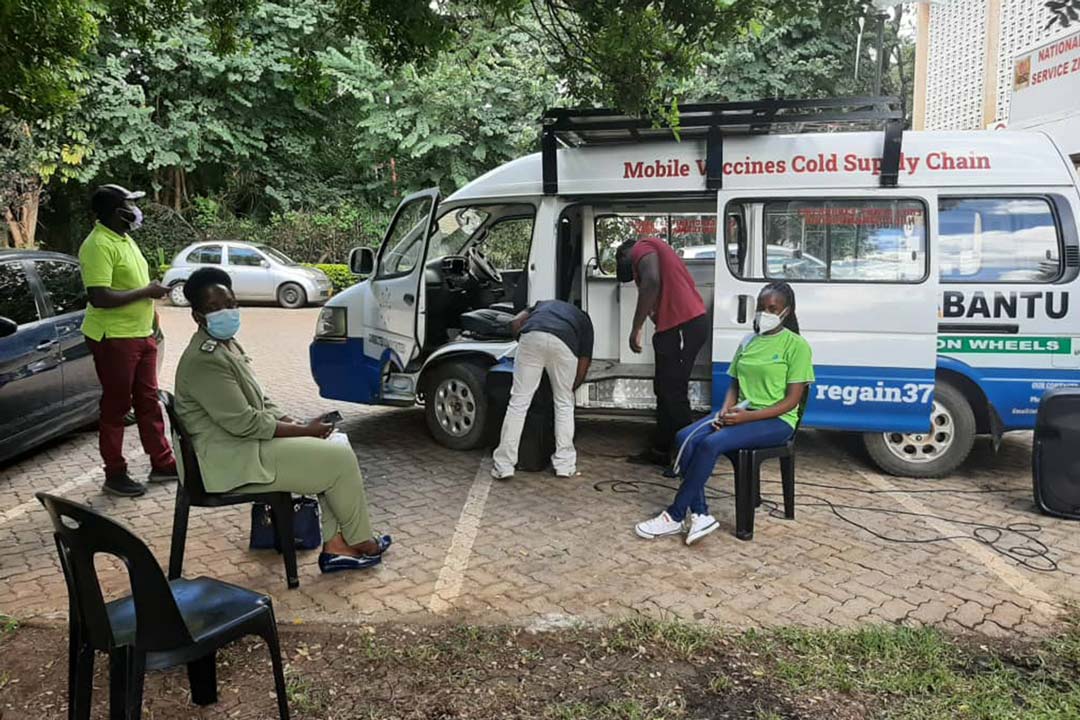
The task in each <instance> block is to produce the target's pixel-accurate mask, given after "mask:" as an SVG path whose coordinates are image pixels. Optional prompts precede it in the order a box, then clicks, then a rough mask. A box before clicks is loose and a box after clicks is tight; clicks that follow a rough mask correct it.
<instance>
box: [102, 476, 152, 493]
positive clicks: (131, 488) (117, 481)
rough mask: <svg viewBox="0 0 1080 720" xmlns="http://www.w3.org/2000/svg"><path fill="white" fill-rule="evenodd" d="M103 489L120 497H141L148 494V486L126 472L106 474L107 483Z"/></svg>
mask: <svg viewBox="0 0 1080 720" xmlns="http://www.w3.org/2000/svg"><path fill="white" fill-rule="evenodd" d="M101 489H102V490H103V491H105V492H107V493H109V494H110V495H118V496H120V497H139V496H140V495H145V494H146V486H145V485H143V484H142V483H140V482H135V481H134V480H132V479H131V476H130V475H128V474H127V473H126V472H125V473H124V474H122V475H113V476H111V477H110V476H106V477H105V484H104V485H103V486H102V488H101Z"/></svg>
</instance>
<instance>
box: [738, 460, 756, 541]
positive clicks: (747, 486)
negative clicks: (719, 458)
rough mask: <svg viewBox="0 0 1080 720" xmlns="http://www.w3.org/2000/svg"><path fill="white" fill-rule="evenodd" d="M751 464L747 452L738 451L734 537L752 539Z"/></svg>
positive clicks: (752, 496) (752, 500)
mask: <svg viewBox="0 0 1080 720" xmlns="http://www.w3.org/2000/svg"><path fill="white" fill-rule="evenodd" d="M752 464H753V463H752V461H751V459H750V454H749V453H748V452H745V451H743V452H740V453H739V463H738V467H737V468H736V470H735V537H737V538H738V539H739V540H752V539H753V538H754V505H753V502H754V494H753V491H754V481H753V478H752V477H751V472H752V467H751V465H752Z"/></svg>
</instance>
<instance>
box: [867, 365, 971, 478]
mask: <svg viewBox="0 0 1080 720" xmlns="http://www.w3.org/2000/svg"><path fill="white" fill-rule="evenodd" d="M974 443H975V413H974V412H973V411H972V409H971V406H970V405H969V404H968V401H967V398H965V397H964V394H963V393H962V392H960V391H959V390H957V389H956V388H954V387H953V386H952V385H947V384H945V383H939V384H938V385H937V386H936V387H935V388H934V408H933V411H932V412H931V414H930V427H929V428H927V431H926V432H922V433H865V434H864V435H863V444H864V445H865V446H866V451H867V452H868V453H869V454H870V458H871V459H872V460H873V461H874V463H875V464H876V465H877V466H878V467H879V468H881V469H882V470H884V471H885V472H887V473H889V474H890V475H899V476H900V477H913V478H939V477H943V476H945V475H948V474H949V473H951V472H952V471H953V470H955V469H956V468H957V467H959V466H960V463H962V462H964V460H966V459H967V456H968V453H970V452H971V447H972V445H974Z"/></svg>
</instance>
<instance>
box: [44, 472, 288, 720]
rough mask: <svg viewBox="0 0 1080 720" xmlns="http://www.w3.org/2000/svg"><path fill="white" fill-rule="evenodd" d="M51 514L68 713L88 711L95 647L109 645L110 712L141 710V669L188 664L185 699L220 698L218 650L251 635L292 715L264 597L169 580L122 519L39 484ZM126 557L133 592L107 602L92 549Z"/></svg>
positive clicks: (284, 713)
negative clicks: (263, 647)
mask: <svg viewBox="0 0 1080 720" xmlns="http://www.w3.org/2000/svg"><path fill="white" fill-rule="evenodd" d="M36 497H37V499H38V500H39V501H41V504H42V505H44V506H45V510H46V511H48V513H49V517H51V518H52V523H53V528H54V531H55V532H54V537H55V538H56V547H57V549H58V550H59V552H60V566H61V568H63V571H64V580H65V581H66V582H67V587H68V616H69V627H70V639H69V651H68V661H69V666H68V718H69V720H89V718H90V701H91V695H92V693H93V683H94V653H95V652H96V651H100V652H103V653H108V655H109V708H110V710H109V717H110V718H112V719H113V720H138V719H139V718H141V717H142V700H143V680H144V678H145V675H146V671H147V670H160V669H164V668H169V667H175V666H177V665H187V671H188V679H189V681H190V682H191V699H192V701H193V702H194V703H195V704H196V705H211V704H213V703H216V702H217V699H218V698H217V662H216V660H217V651H218V650H219V649H221V648H222V647H224V646H225V645H228V644H229V643H231V642H233V641H234V640H237V639H238V638H241V637H244V636H247V635H257V636H259V637H261V638H262V639H263V640H265V641H266V644H267V646H268V647H269V649H270V660H271V662H272V664H273V667H274V686H275V689H276V691H277V702H278V714H279V715H280V717H281V719H282V720H288V718H289V705H288V699H287V698H286V695H285V674H284V671H283V668H282V664H281V650H280V646H279V644H278V634H277V623H276V621H275V620H274V608H273V605H272V604H271V602H270V598H268V597H267V596H265V595H260V594H258V593H255V592H252V591H250V590H245V589H244V588H241V587H236V586H235V585H230V584H228V583H224V582H220V581H218V580H213V579H211V578H206V577H200V578H195V579H194V580H183V579H177V580H170V581H166V580H165V576H164V575H162V573H161V566H159V565H158V564H157V561H156V560H155V559H154V556H153V554H151V552H150V549H149V548H148V547H146V544H145V543H143V542H142V541H141V540H139V538H137V537H136V536H135V535H134V534H132V533H131V531H129V530H128V529H127V528H125V527H123V526H122V525H119V524H118V523H116V522H114V521H112V520H110V519H109V518H107V517H105V516H104V515H101V514H100V513H97V512H94V511H93V510H91V509H90V508H88V507H86V506H85V505H80V504H78V503H74V502H71V501H69V500H64V499H62V498H58V497H55V496H53V495H47V494H45V493H38V494H37V496H36ZM98 553H105V554H108V555H114V556H116V557H117V558H119V559H120V560H121V561H123V563H124V565H126V566H127V570H128V577H129V580H130V582H131V595H128V596H125V597H123V598H120V599H117V600H113V601H112V602H105V600H104V598H103V596H102V593H101V584H100V582H99V579H98V576H97V571H96V570H95V568H94V556H95V555H97V554H98Z"/></svg>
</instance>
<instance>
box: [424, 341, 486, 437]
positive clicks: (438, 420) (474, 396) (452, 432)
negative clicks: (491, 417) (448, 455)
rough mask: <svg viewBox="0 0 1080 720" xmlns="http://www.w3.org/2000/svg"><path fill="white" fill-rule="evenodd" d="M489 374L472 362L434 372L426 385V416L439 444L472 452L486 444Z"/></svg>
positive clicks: (455, 363)
mask: <svg viewBox="0 0 1080 720" xmlns="http://www.w3.org/2000/svg"><path fill="white" fill-rule="evenodd" d="M485 378H486V370H485V369H484V368H482V367H480V366H479V365H475V364H473V363H469V362H448V363H446V364H445V365H441V366H440V367H437V368H435V370H434V371H433V372H432V375H431V378H430V380H429V381H428V383H427V388H428V389H427V393H426V396H425V416H426V418H427V425H428V429H429V430H430V431H431V434H432V436H433V437H434V438H435V440H436V442H438V443H439V444H440V445H442V446H444V447H448V448H450V449H451V450H472V449H474V448H477V447H480V445H481V444H483V442H484V426H485V423H486V421H487V395H486V393H485V384H486V380H485Z"/></svg>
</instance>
